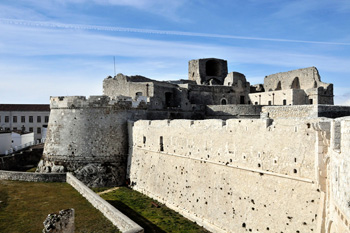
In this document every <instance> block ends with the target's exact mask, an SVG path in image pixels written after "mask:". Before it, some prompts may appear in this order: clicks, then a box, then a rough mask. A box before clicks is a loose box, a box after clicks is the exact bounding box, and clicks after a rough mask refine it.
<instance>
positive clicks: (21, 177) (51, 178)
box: [0, 170, 66, 182]
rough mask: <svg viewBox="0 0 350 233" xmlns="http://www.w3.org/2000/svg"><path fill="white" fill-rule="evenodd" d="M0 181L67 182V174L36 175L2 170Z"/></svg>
mask: <svg viewBox="0 0 350 233" xmlns="http://www.w3.org/2000/svg"><path fill="white" fill-rule="evenodd" d="M0 180H17V181H28V182H66V174H65V173H34V172H17V171H3V170H0Z"/></svg>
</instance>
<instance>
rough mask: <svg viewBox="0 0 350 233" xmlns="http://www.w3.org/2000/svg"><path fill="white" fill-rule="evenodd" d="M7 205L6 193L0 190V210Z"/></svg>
mask: <svg viewBox="0 0 350 233" xmlns="http://www.w3.org/2000/svg"><path fill="white" fill-rule="evenodd" d="M7 205H8V194H7V192H5V191H3V190H0V210H2V209H4V208H5V207H6V206H7Z"/></svg>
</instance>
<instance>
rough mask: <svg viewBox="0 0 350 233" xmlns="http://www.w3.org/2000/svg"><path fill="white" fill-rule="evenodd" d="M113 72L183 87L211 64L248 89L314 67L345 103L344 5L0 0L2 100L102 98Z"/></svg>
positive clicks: (347, 15)
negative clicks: (242, 79) (192, 63)
mask: <svg viewBox="0 0 350 233" xmlns="http://www.w3.org/2000/svg"><path fill="white" fill-rule="evenodd" d="M113 57H115V61H116V70H117V73H124V74H126V75H135V74H140V75H143V76H146V77H149V78H153V79H158V80H173V79H187V65H188V60H191V59H198V58H205V57H217V58H222V59H226V60H227V61H228V68H229V71H238V72H241V73H244V74H245V75H246V77H247V79H248V81H250V83H251V84H257V83H263V78H264V77H265V76H266V75H269V74H273V73H278V72H283V71H289V70H293V69H298V68H304V67H309V66H316V67H317V68H318V70H319V72H320V75H321V79H322V81H324V82H328V83H329V82H330V83H334V86H335V102H336V104H350V1H349V0H336V1H334V0H307V1H305V0H279V1H276V0H222V1H219V0H218V1H212V0H210V1H209V0H187V1H185V0H176V1H164V0H90V1H89V0H46V1H38V0H16V1H13V0H1V1H0V79H1V85H0V102H1V103H49V97H50V96H65V95H84V96H89V95H101V94H102V81H103V79H104V78H105V77H106V76H108V75H113V73H114V67H113Z"/></svg>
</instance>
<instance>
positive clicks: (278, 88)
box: [275, 81, 282, 91]
mask: <svg viewBox="0 0 350 233" xmlns="http://www.w3.org/2000/svg"><path fill="white" fill-rule="evenodd" d="M275 90H276V91H279V90H282V85H281V81H279V82H278V83H277V87H276V89H275Z"/></svg>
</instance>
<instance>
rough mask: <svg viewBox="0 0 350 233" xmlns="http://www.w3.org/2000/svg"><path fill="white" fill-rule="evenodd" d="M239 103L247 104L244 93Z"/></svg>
mask: <svg viewBox="0 0 350 233" xmlns="http://www.w3.org/2000/svg"><path fill="white" fill-rule="evenodd" d="M239 104H245V98H244V95H241V97H240V98H239Z"/></svg>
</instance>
